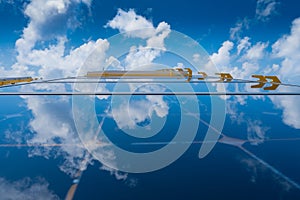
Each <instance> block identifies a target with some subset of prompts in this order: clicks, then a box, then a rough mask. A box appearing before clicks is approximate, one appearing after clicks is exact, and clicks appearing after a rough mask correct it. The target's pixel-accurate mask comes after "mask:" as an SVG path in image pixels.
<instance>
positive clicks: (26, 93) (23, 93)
mask: <svg viewBox="0 0 300 200" xmlns="http://www.w3.org/2000/svg"><path fill="white" fill-rule="evenodd" d="M9 95H23V96H38V95H49V96H55V95H66V96H69V95H105V96H110V95H137V96H141V95H166V96H174V95H184V96H188V95H197V96H209V95H211V96H222V95H227V96H234V95H241V96H251V95H263V96H282V95H286V96H298V95H300V92H265V93H264V92H133V93H132V92H0V96H9Z"/></svg>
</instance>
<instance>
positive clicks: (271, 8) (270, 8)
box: [255, 0, 279, 21]
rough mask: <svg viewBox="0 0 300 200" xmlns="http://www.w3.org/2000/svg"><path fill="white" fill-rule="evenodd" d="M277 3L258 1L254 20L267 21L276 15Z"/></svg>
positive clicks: (264, 0)
mask: <svg viewBox="0 0 300 200" xmlns="http://www.w3.org/2000/svg"><path fill="white" fill-rule="evenodd" d="M278 5H279V2H278V1H276V0H258V1H257V4H256V11H255V14H256V18H257V19H258V20H261V21H267V20H269V19H270V18H271V17H272V16H273V15H274V14H276V13H277V10H276V9H277V7H278Z"/></svg>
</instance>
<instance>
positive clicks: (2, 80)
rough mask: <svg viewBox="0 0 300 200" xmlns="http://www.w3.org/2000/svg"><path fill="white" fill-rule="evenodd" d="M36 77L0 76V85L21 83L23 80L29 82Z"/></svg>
mask: <svg viewBox="0 0 300 200" xmlns="http://www.w3.org/2000/svg"><path fill="white" fill-rule="evenodd" d="M34 80H37V79H34V78H32V77H11V78H0V87H1V86H4V85H10V84H16V83H23V82H28V83H29V82H31V81H34Z"/></svg>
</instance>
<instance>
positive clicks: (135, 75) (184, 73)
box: [86, 68, 192, 81]
mask: <svg viewBox="0 0 300 200" xmlns="http://www.w3.org/2000/svg"><path fill="white" fill-rule="evenodd" d="M86 77H88V78H106V79H119V78H132V79H141V78H142V79H147V78H177V79H182V78H186V79H187V81H190V80H191V78H192V70H191V69H190V68H185V69H180V68H179V69H161V70H156V71H118V70H114V71H95V72H87V74H86Z"/></svg>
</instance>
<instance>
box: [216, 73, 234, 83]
mask: <svg viewBox="0 0 300 200" xmlns="http://www.w3.org/2000/svg"><path fill="white" fill-rule="evenodd" d="M216 75H219V76H220V81H221V82H230V81H232V79H233V77H232V76H231V74H229V73H216Z"/></svg>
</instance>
